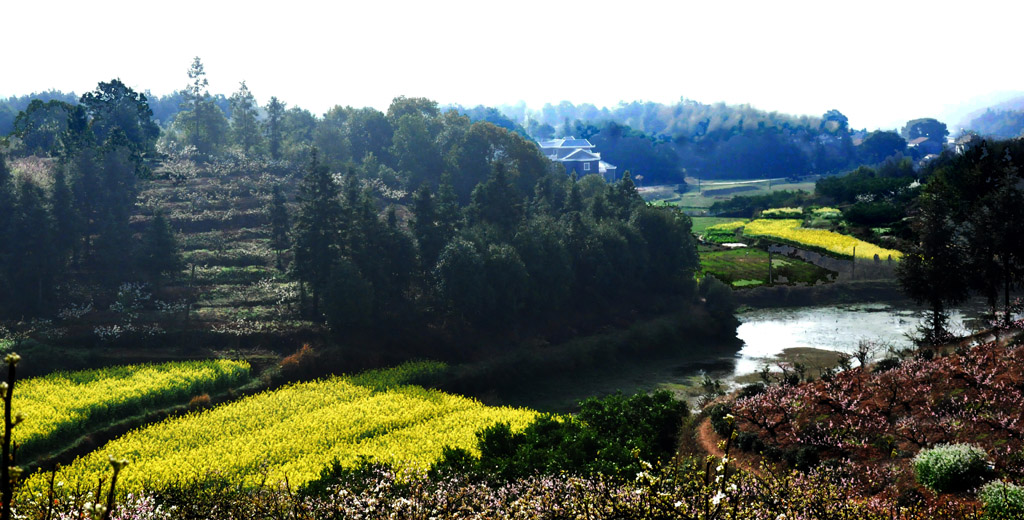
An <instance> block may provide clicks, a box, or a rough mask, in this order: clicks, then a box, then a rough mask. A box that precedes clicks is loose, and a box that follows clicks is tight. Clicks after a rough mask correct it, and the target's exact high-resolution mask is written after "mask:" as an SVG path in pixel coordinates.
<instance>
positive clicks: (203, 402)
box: [188, 394, 210, 410]
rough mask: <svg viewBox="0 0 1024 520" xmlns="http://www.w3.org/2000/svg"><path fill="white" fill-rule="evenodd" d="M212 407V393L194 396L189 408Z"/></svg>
mask: <svg viewBox="0 0 1024 520" xmlns="http://www.w3.org/2000/svg"><path fill="white" fill-rule="evenodd" d="M209 407H210V394H203V395H197V396H193V397H192V399H191V400H189V402H188V408H189V410H199V409H202V408H209Z"/></svg>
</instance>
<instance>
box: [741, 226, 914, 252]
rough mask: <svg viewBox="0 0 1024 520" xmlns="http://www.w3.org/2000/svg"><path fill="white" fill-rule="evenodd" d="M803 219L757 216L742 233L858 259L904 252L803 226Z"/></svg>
mask: <svg viewBox="0 0 1024 520" xmlns="http://www.w3.org/2000/svg"><path fill="white" fill-rule="evenodd" d="M802 224H803V221H801V220H796V219H780V220H769V219H758V220H755V221H753V222H750V223H748V224H747V225H746V226H744V228H743V234H744V235H746V236H749V237H754V238H767V239H770V240H774V241H778V242H781V243H784V244H790V245H793V246H796V247H802V248H805V249H810V250H814V251H821V252H824V253H826V254H830V255H833V256H837V257H839V258H853V256H854V253H855V252H856V255H857V258H862V259H865V260H872V259H874V257H875V256H876V255H877V256H878V258H879V259H880V260H887V259H889V258H892V259H893V260H898V259H899V258H900V257H901V256H903V253H901V252H899V251H896V250H894V249H885V248H883V247H879V246H876V245H875V244H871V243H869V242H865V241H863V240H859V239H856V238H853V237H851V236H847V235H842V234H839V233H835V232H832V231H827V230H824V229H809V228H804V227H802Z"/></svg>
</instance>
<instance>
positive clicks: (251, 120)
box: [230, 81, 263, 154]
mask: <svg viewBox="0 0 1024 520" xmlns="http://www.w3.org/2000/svg"><path fill="white" fill-rule="evenodd" d="M230 102H231V135H232V138H233V141H234V143H235V144H236V145H237V146H239V147H241V148H242V151H243V152H244V153H247V154H248V153H250V152H253V151H255V150H256V149H257V147H259V145H260V144H261V142H262V137H263V136H262V135H261V134H260V129H259V123H258V122H257V120H256V119H257V115H258V113H257V111H256V97H255V96H253V95H252V92H250V91H249V87H247V86H246V85H245V82H244V81H243V82H242V83H241V85H239V87H238V91H237V92H235V93H234V94H232V95H231V100H230Z"/></svg>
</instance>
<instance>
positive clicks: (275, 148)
mask: <svg viewBox="0 0 1024 520" xmlns="http://www.w3.org/2000/svg"><path fill="white" fill-rule="evenodd" d="M284 109H285V104H284V103H282V102H281V101H280V100H279V99H277V97H276V96H271V98H270V102H269V103H267V123H266V128H265V132H266V134H267V147H268V148H269V151H270V158H271V159H273V160H275V161H277V160H279V159H281V136H282V128H281V124H282V120H283V119H284Z"/></svg>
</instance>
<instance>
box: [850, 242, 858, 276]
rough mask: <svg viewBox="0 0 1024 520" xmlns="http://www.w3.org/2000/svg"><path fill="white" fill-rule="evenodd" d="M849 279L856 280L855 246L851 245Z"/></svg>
mask: <svg viewBox="0 0 1024 520" xmlns="http://www.w3.org/2000/svg"><path fill="white" fill-rule="evenodd" d="M850 279H851V280H856V279H857V244H854V245H853V260H852V263H851V264H850Z"/></svg>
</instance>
